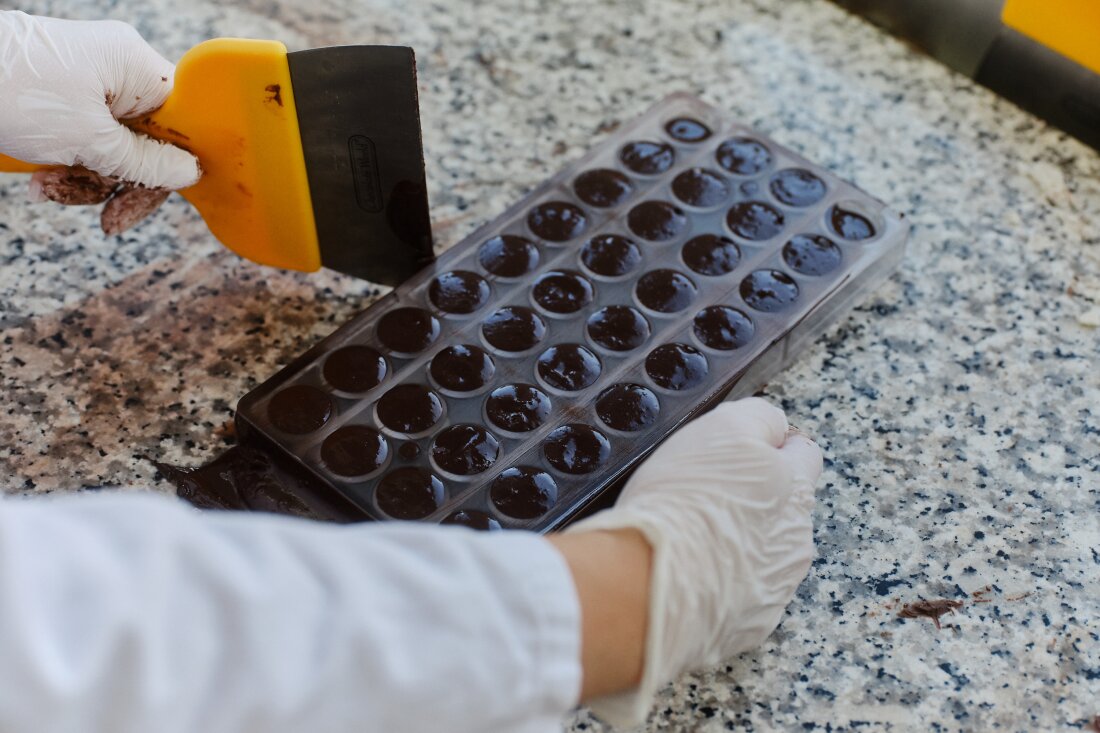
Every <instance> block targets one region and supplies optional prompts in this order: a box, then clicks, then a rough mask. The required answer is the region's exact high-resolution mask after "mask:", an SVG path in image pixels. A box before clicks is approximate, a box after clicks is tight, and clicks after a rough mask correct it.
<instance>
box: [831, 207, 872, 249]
mask: <svg viewBox="0 0 1100 733" xmlns="http://www.w3.org/2000/svg"><path fill="white" fill-rule="evenodd" d="M829 223H830V224H831V225H832V227H833V231H834V232H836V233H837V234H839V235H840V236H842V237H844V238H845V239H851V240H854V241H859V240H861V239H870V238H871V237H873V236H875V227H874V225H873V224H871V222H870V220H869V219H868V218H867V217H865V216H863V215H862V214H857V213H856V212H854V211H849V210H848V209H843V208H841V207H840V206H834V207H833V208H832V209H830V210H829Z"/></svg>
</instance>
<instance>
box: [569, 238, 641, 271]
mask: <svg viewBox="0 0 1100 733" xmlns="http://www.w3.org/2000/svg"><path fill="white" fill-rule="evenodd" d="M641 261H642V252H641V250H639V249H638V245H636V244H634V243H633V242H631V241H630V240H629V239H627V238H626V237H623V236H620V235H618V234H600V235H599V236H596V237H592V239H590V240H588V243H587V244H585V245H584V249H583V250H581V262H583V263H584V266H585V267H587V268H588V269H589V270H591V271H592V272H594V273H596V274H597V275H603V276H604V277H619V276H621V275H625V274H627V273H628V272H630V271H631V270H633V269H634V268H635V267H637V266H638V263H639V262H641Z"/></svg>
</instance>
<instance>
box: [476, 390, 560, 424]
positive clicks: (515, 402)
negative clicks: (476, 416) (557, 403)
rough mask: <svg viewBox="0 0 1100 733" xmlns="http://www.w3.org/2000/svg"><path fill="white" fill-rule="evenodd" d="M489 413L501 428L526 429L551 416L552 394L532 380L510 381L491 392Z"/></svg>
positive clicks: (489, 416)
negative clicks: (532, 383) (540, 388)
mask: <svg viewBox="0 0 1100 733" xmlns="http://www.w3.org/2000/svg"><path fill="white" fill-rule="evenodd" d="M485 415H486V416H487V417H488V418H489V422H491V423H493V424H494V425H496V426H497V427H498V428H500V429H501V430H508V431H510V432H513V433H526V432H528V431H531V430H534V429H535V428H537V427H539V426H540V425H542V424H543V423H544V422H546V418H548V417H550V398H549V397H547V396H546V395H545V394H544V393H543V392H542V391H541V390H539V389H538V388H536V387H533V386H531V385H530V384H508V385H505V386H503V387H497V388H496V389H494V390H493V391H492V392H490V393H489V399H487V400H485Z"/></svg>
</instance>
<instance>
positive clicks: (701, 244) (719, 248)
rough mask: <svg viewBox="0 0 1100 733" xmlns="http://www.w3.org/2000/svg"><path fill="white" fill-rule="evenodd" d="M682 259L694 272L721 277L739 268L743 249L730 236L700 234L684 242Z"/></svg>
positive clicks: (681, 252)
mask: <svg viewBox="0 0 1100 733" xmlns="http://www.w3.org/2000/svg"><path fill="white" fill-rule="evenodd" d="M680 259H682V260H683V261H684V264H685V265H687V266H688V269H690V270H691V271H692V272H695V273H698V274H700V275H706V276H707V277H721V276H722V275H728V274H729V273H731V272H733V271H734V270H736V269H737V265H738V264H740V262H741V249H740V248H739V247H738V246H737V243H736V242H734V241H733V240H732V239H730V238H729V237H724V236H722V235H719V234H700V235H699V236H697V237H692V238H691V239H689V240H688V241H687V242H685V243H684V247H683V249H681V250H680Z"/></svg>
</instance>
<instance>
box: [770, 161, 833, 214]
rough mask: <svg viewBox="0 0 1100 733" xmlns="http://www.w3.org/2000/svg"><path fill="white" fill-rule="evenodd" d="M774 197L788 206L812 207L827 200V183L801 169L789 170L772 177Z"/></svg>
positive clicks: (771, 185)
mask: <svg viewBox="0 0 1100 733" xmlns="http://www.w3.org/2000/svg"><path fill="white" fill-rule="evenodd" d="M770 187H771V191H772V196H775V200H776V201H778V202H779V203H781V204H786V205H787V206H810V205H811V204H816V203H817V202H818V201H820V200H821V199H823V198H825V181H823V180H821V179H820V178H818V177H817V176H815V175H814V174H813V173H810V172H809V171H807V170H803V169H801V168H787V169H786V170H782V171H779V172H778V173H776V174H775V175H774V176H772V181H771V184H770Z"/></svg>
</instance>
